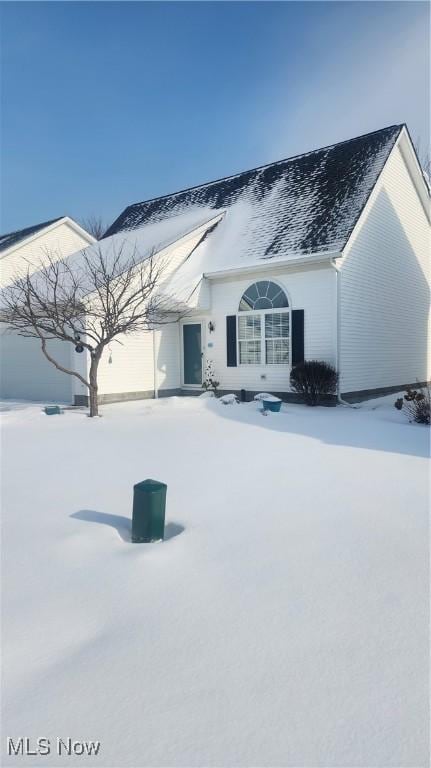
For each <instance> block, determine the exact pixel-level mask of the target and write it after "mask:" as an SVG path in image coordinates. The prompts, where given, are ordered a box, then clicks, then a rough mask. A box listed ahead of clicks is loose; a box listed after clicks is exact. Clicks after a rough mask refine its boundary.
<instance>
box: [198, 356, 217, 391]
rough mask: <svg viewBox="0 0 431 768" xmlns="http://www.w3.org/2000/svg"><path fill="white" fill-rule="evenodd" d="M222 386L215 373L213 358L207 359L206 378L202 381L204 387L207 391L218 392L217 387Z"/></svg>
mask: <svg viewBox="0 0 431 768" xmlns="http://www.w3.org/2000/svg"><path fill="white" fill-rule="evenodd" d="M219 386H220V382H219V381H217V379H216V377H215V373H214V363H213V361H212V360H207V361H206V364H205V378H204V380H203V382H202V387H203V389H205V390H206V391H207V392H208V391H210V392H214V394H217V388H218V387H219Z"/></svg>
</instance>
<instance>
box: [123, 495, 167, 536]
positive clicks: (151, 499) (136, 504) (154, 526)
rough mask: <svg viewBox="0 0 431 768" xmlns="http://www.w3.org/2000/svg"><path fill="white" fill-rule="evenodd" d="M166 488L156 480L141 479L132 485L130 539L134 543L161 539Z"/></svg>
mask: <svg viewBox="0 0 431 768" xmlns="http://www.w3.org/2000/svg"><path fill="white" fill-rule="evenodd" d="M167 489H168V486H167V485H166V484H165V483H160V482H159V481H158V480H143V481H142V483H136V485H134V486H133V518H132V541H133V542H134V543H135V544H139V543H140V544H143V543H149V542H151V541H160V540H161V539H163V537H164V535H165V507H166V491H167Z"/></svg>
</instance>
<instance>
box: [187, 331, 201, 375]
mask: <svg viewBox="0 0 431 768" xmlns="http://www.w3.org/2000/svg"><path fill="white" fill-rule="evenodd" d="M201 333H202V332H201V324H200V323H186V324H185V325H183V365H184V384H187V385H189V386H192V385H194V386H197V385H198V386H199V387H200V386H201V385H202V339H201Z"/></svg>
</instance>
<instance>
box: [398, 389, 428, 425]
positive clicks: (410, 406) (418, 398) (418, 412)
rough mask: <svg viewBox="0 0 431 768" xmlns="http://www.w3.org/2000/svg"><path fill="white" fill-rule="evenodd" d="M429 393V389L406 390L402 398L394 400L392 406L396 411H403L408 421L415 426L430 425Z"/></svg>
mask: <svg viewBox="0 0 431 768" xmlns="http://www.w3.org/2000/svg"><path fill="white" fill-rule="evenodd" d="M430 405H431V391H430V388H429V387H418V389H412V388H411V387H408V388H407V391H406V393H405V395H404V397H399V398H398V399H397V400H395V403H394V406H395V408H396V409H397V410H398V411H401V410H404V412H405V413H406V414H407V418H408V420H409V421H414V422H416V424H429V423H430Z"/></svg>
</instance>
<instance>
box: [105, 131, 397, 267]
mask: <svg viewBox="0 0 431 768" xmlns="http://www.w3.org/2000/svg"><path fill="white" fill-rule="evenodd" d="M402 128H403V125H393V126H390V127H388V128H383V129H381V130H379V131H374V132H373V133H368V134H365V135H363V136H358V137H357V138H354V139H350V140H348V141H342V142H340V143H338V144H332V145H331V146H328V147H324V148H322V149H318V150H314V151H312V152H307V153H305V154H303V155H297V156H295V157H291V158H287V159H285V160H280V161H278V162H275V163H270V164H269V165H265V166H261V167H259V168H254V169H253V170H250V171H245V172H243V173H239V174H236V175H234V176H229V177H226V178H223V179H219V180H218V181H213V182H210V183H207V184H201V185H199V186H197V187H192V188H190V189H185V190H182V191H180V192H175V193H174V194H171V195H164V196H163V197H158V198H155V199H152V200H148V201H145V202H141V203H135V204H134V205H130V206H129V207H128V208H126V209H125V210H124V211H123V213H122V214H121V215H120V216H119V217H118V218H117V219H116V221H114V223H113V224H112V225H111V226H110V227H109V229H108V230H107V231H106V233H105V235H104V237H108V236H111V235H113V234H117V233H119V232H128V231H132V230H135V229H138V228H140V227H143V226H145V225H147V224H150V223H155V222H159V221H163V220H164V219H166V218H169V217H171V216H175V215H178V214H181V213H184V212H186V211H188V210H190V209H191V208H193V209H196V210H197V209H199V208H205V209H206V210H208V208H210V209H214V210H215V211H216V210H220V209H225V210H226V211H227V216H230V215H231V214H232V215H233V217H234V218H236V219H237V221H239V220H241V229H242V231H243V232H244V233H245V232H246V233H247V235H248V236H247V237H246V238H242V241H241V251H242V252H241V254H240V256H246V257H247V258H253V259H262V258H266V259H268V258H272V257H277V256H278V257H281V256H289V255H292V256H293V255H295V254H307V253H313V252H316V251H320V252H322V251H323V252H326V251H328V252H329V251H331V252H332V251H341V250H342V249H343V248H344V246H345V245H346V243H347V241H348V239H349V236H350V234H351V232H352V230H353V228H354V226H355V224H356V222H357V220H358V218H359V216H360V214H361V212H362V210H363V208H364V206H365V204H366V202H367V200H368V197H369V195H370V193H371V191H372V189H373V187H374V185H375V183H376V181H377V179H378V177H379V175H380V173H381V171H382V170H383V166H384V165H385V162H386V160H387V158H388V156H389V154H390V152H391V150H392V148H393V146H394V144H395V142H396V140H397V138H398V136H399V134H400V132H401V130H402ZM245 240H246V241H247V242H245Z"/></svg>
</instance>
